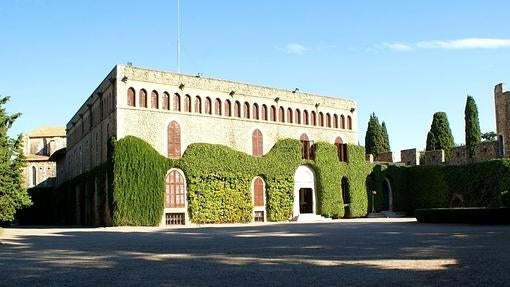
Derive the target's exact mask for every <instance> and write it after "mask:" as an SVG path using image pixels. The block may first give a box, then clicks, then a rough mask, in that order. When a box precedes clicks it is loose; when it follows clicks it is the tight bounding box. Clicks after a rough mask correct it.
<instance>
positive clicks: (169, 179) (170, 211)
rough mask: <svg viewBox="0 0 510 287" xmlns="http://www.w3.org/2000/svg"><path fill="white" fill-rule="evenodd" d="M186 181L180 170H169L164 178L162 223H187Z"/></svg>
mask: <svg viewBox="0 0 510 287" xmlns="http://www.w3.org/2000/svg"><path fill="white" fill-rule="evenodd" d="M187 208H188V202H187V200H186V180H185V178H184V173H183V172H182V170H180V169H171V170H169V171H168V173H167V174H166V176H165V204H164V212H163V219H162V223H163V224H164V225H182V224H186V222H188V213H187Z"/></svg>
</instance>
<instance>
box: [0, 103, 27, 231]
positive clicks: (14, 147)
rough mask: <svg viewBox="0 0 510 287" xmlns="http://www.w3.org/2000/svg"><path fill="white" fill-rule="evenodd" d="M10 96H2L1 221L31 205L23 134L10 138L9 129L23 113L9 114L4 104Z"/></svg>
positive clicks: (0, 152)
mask: <svg viewBox="0 0 510 287" xmlns="http://www.w3.org/2000/svg"><path fill="white" fill-rule="evenodd" d="M8 101H9V97H0V221H4V222H5V221H12V220H13V219H14V215H15V214H16V210H18V209H21V208H23V207H27V206H30V205H31V204H32V203H31V200H30V196H29V195H28V193H27V190H26V188H24V187H23V175H22V170H23V167H24V166H25V165H26V160H25V156H24V155H23V150H22V136H21V135H18V136H17V138H14V139H13V138H10V137H9V136H8V135H7V131H8V130H9V128H11V126H12V124H13V123H14V121H15V120H16V119H17V118H18V117H19V116H20V115H21V114H20V113H16V114H14V115H8V114H7V113H6V111H5V108H4V105H5V104H6V103H7V102H8Z"/></svg>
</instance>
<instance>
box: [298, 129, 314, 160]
mask: <svg viewBox="0 0 510 287" xmlns="http://www.w3.org/2000/svg"><path fill="white" fill-rule="evenodd" d="M299 141H300V142H301V158H302V159H313V154H312V142H311V141H310V140H309V139H308V136H307V135H306V134H302V135H301V136H300V137H299Z"/></svg>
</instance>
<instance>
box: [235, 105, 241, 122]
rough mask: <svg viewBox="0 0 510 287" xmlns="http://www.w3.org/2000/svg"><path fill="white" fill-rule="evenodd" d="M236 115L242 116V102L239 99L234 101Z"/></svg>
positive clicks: (237, 116)
mask: <svg viewBox="0 0 510 287" xmlns="http://www.w3.org/2000/svg"><path fill="white" fill-rule="evenodd" d="M234 117H236V118H240V117H241V103H240V102H239V101H235V103H234Z"/></svg>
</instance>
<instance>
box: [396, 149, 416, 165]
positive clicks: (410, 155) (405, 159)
mask: <svg viewBox="0 0 510 287" xmlns="http://www.w3.org/2000/svg"><path fill="white" fill-rule="evenodd" d="M400 161H401V162H402V163H404V164H406V165H420V153H419V152H418V150H417V149H415V148H412V149H406V150H401V151H400Z"/></svg>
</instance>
